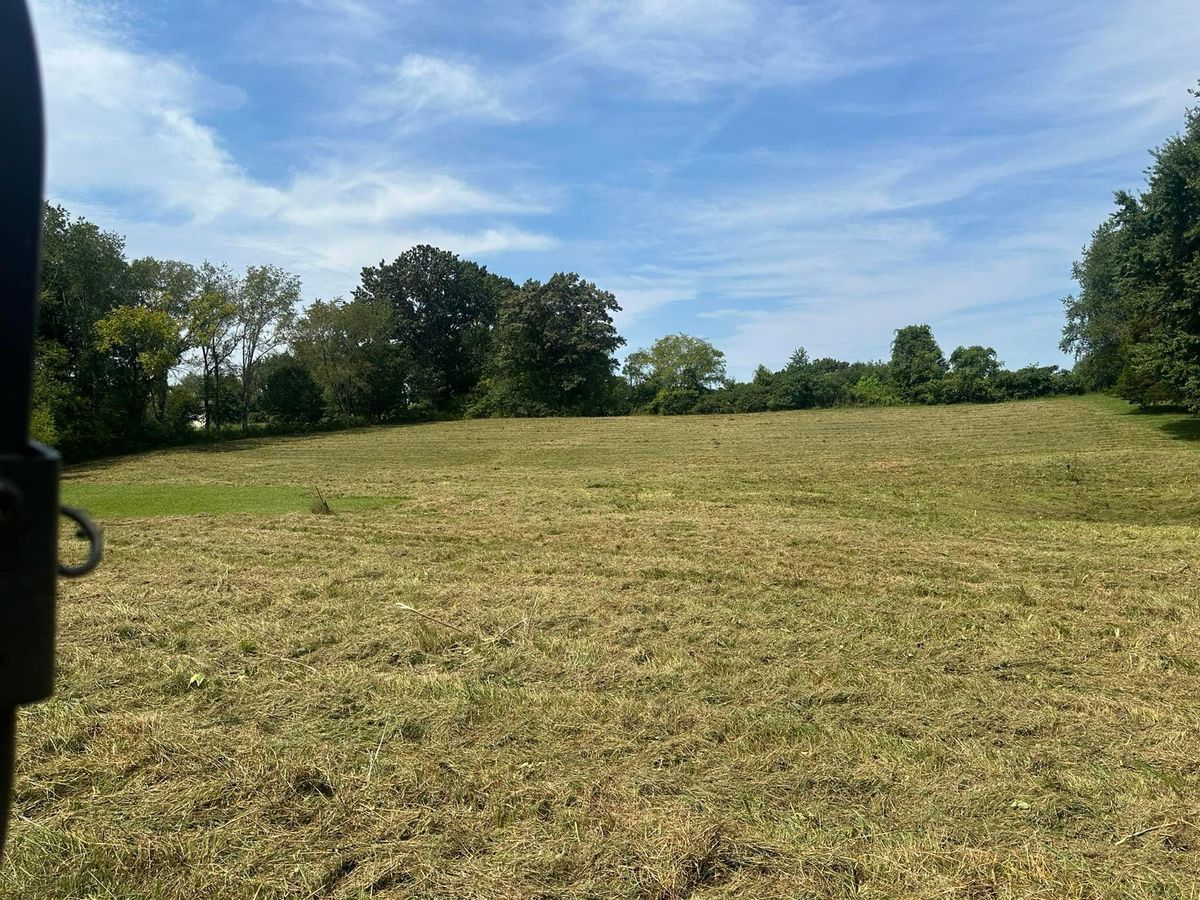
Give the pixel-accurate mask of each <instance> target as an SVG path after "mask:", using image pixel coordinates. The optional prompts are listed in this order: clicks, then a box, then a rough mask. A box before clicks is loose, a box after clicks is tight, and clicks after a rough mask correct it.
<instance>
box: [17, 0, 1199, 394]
mask: <svg viewBox="0 0 1200 900" xmlns="http://www.w3.org/2000/svg"><path fill="white" fill-rule="evenodd" d="M1192 6H1193V4H1192V3H1191V2H1190V0H1146V2H1144V3H1141V4H1138V5H1129V4H1123V3H1120V2H1118V0H1099V2H1098V3H1084V2H1083V0H1067V2H1065V3H1061V4H1044V3H1036V2H1034V0H1000V2H996V3H989V4H954V3H938V4H932V5H930V4H907V5H904V4H885V3H879V2H877V0H564V2H562V3H554V4H550V3H545V2H543V0H509V2H508V3H506V4H504V5H503V7H502V8H499V7H481V6H480V5H478V4H468V3H466V2H465V0H446V2H445V3H439V4H436V5H434V4H422V3H419V2H415V0H413V2H393V0H270V2H267V3H264V4H260V5H258V6H256V7H254V8H253V10H251V11H250V12H247V8H246V6H245V4H244V3H243V2H241V0H206V2H205V3H204V4H203V5H202V6H201V7H193V6H189V7H188V9H187V12H186V18H185V13H184V12H183V11H182V10H181V9H179V8H176V7H175V6H173V5H171V4H158V3H154V2H152V0H105V2H104V3H99V2H97V3H89V2H85V0H35V3H34V8H35V14H36V19H37V24H38V26H39V31H40V32H41V35H42V45H43V50H44V62H45V68H46V84H47V92H48V98H49V111H50V129H51V131H50V135H51V142H50V144H51V146H50V187H51V195H52V197H53V198H55V199H57V200H61V201H64V202H66V203H67V204H68V205H69V206H70V207H71V208H72V209H74V210H76V211H78V212H82V213H85V214H90V215H92V216H93V217H94V218H95V219H96V220H97V221H99V222H100V223H101V224H104V225H105V226H107V227H112V228H116V229H118V230H122V231H125V232H127V233H128V235H129V245H130V248H131V250H132V251H133V252H137V253H145V252H149V253H155V254H158V255H173V256H179V257H184V258H192V259H199V258H203V257H204V256H213V257H218V258H220V257H225V258H228V259H229V260H230V261H231V262H232V263H234V264H239V265H240V264H244V263H246V262H263V261H276V262H279V263H280V264H283V265H287V266H288V267H289V268H292V269H294V270H296V271H297V272H299V273H300V274H301V275H302V276H303V277H304V278H305V281H306V285H307V286H308V288H309V290H310V292H311V293H322V294H328V293H345V292H348V291H349V290H350V289H351V288H352V287H353V285H354V283H355V281H356V280H357V275H358V270H359V267H361V266H362V265H364V264H367V263H371V262H375V261H377V260H378V259H380V258H384V257H389V256H393V255H394V254H396V253H397V252H399V251H400V250H402V249H403V248H404V247H405V246H407V245H409V244H410V243H413V242H417V241H429V242H434V243H440V244H442V245H444V246H447V247H449V248H450V249H454V250H457V251H459V252H461V253H467V254H477V255H479V256H480V257H482V258H483V261H485V262H488V263H489V264H491V265H493V266H494V267H497V268H499V269H500V270H501V271H505V272H506V274H511V275H513V276H514V277H517V278H524V277H527V276H537V277H545V276H546V275H548V274H549V273H550V272H553V271H555V270H556V269H566V270H575V271H579V272H580V273H581V274H583V275H584V276H586V277H588V278H590V279H593V280H596V281H598V282H599V283H600V284H601V285H602V286H604V287H606V288H609V289H611V290H613V291H614V292H615V293H616V294H617V295H618V299H620V300H621V301H622V302H623V304H624V306H625V309H624V311H623V312H622V313H621V316H620V318H619V324H620V327H621V328H622V329H623V330H624V331H625V333H626V336H627V337H628V338H629V340H630V344H631V345H632V346H638V345H641V344H645V343H647V342H649V341H650V340H653V338H654V337H657V336H658V335H660V334H663V333H666V332H670V331H678V330H680V329H685V330H694V331H696V332H698V333H702V334H704V335H705V336H707V337H709V338H711V339H713V340H715V341H717V342H718V344H719V345H720V346H722V348H723V349H725V350H726V351H727V353H728V356H729V359H730V363H731V368H732V369H733V370H734V371H735V372H738V373H739V374H745V375H748V374H749V373H750V372H751V371H752V369H753V367H754V365H755V364H757V363H758V362H765V363H767V364H769V365H773V366H774V365H779V364H781V363H782V362H783V361H784V360H785V359H786V357H787V355H788V354H789V353H790V352H791V350H792V349H794V347H795V346H796V345H798V344H805V345H807V346H808V347H809V349H810V350H811V351H813V352H815V353H834V354H839V355H844V356H870V355H877V354H881V353H886V351H887V346H888V342H889V340H890V337H891V332H892V329H894V328H895V327H897V326H899V325H903V324H906V323H907V322H911V321H929V322H931V323H932V324H933V325H934V326H935V329H936V331H937V333H938V336H939V337H940V338H941V339H942V340H943V342H944V343H946V344H947V345H949V346H950V347H952V346H953V345H954V344H955V343H958V342H969V343H975V342H984V343H992V344H995V346H996V347H997V349H998V350H999V351H1000V353H1001V356H1002V357H1003V358H1005V359H1006V360H1007V361H1008V362H1009V363H1011V364H1014V365H1020V364H1022V363H1025V362H1029V361H1032V360H1035V359H1040V360H1042V361H1055V360H1060V359H1061V357H1059V356H1057V351H1056V349H1055V345H1056V343H1057V322H1058V321H1059V319H1060V315H1061V314H1060V309H1059V306H1058V298H1059V297H1061V296H1062V295H1064V294H1066V293H1067V292H1068V291H1069V290H1071V283H1070V279H1069V272H1070V262H1071V260H1072V258H1073V257H1074V256H1075V254H1076V253H1077V252H1078V248H1079V247H1080V245H1081V244H1082V243H1084V242H1085V241H1086V239H1087V236H1088V234H1089V233H1090V231H1091V229H1092V228H1093V227H1094V226H1095V224H1096V223H1097V222H1098V221H1099V220H1100V219H1101V218H1102V217H1103V216H1104V215H1105V214H1106V212H1107V211H1108V208H1109V206H1110V194H1111V191H1112V190H1113V189H1115V188H1119V187H1135V186H1136V185H1137V184H1138V183H1139V181H1140V179H1141V172H1142V169H1143V167H1144V165H1145V163H1146V160H1147V157H1146V150H1147V149H1148V148H1149V147H1151V146H1153V145H1155V144H1157V143H1159V142H1161V140H1162V139H1163V138H1164V137H1165V136H1166V135H1167V134H1168V133H1170V132H1171V131H1174V130H1175V129H1177V128H1178V127H1179V124H1180V123H1181V121H1182V112H1183V109H1184V106H1185V105H1186V104H1187V103H1188V97H1187V93H1186V89H1187V87H1188V86H1189V85H1192V84H1194V83H1195V79H1196V77H1197V76H1200V69H1198V68H1197V67H1196V64H1195V47H1196V46H1198V45H1200V17H1197V16H1196V15H1195V14H1194V10H1193V9H1192Z"/></svg>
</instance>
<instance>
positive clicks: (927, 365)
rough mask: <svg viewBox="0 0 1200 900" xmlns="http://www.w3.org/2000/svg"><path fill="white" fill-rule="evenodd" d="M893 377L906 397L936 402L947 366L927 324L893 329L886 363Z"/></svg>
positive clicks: (919, 401)
mask: <svg viewBox="0 0 1200 900" xmlns="http://www.w3.org/2000/svg"><path fill="white" fill-rule="evenodd" d="M888 370H889V372H890V373H891V377H892V381H893V382H895V384H896V388H897V390H899V392H900V396H902V397H903V398H904V399H905V400H908V401H910V402H912V403H936V402H937V401H938V400H939V399H940V394H939V390H940V388H941V382H942V378H943V377H944V376H945V374H946V372H947V371H948V370H949V366H948V365H947V364H946V357H945V356H943V355H942V350H941V348H940V347H939V346H938V345H937V341H935V340H934V339H933V329H932V328H930V327H929V326H928V325H907V326H905V327H904V328H899V329H897V330H896V337H895V339H894V340H893V341H892V359H891V363H890V364H889V367H888Z"/></svg>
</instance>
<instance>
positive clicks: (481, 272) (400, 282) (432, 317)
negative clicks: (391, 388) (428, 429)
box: [355, 244, 515, 410]
mask: <svg viewBox="0 0 1200 900" xmlns="http://www.w3.org/2000/svg"><path fill="white" fill-rule="evenodd" d="M513 290H515V285H514V284H513V283H512V282H511V281H509V280H508V279H506V278H502V277H500V276H497V275H493V274H492V273H490V272H488V271H487V269H486V268H484V267H483V266H481V265H479V264H478V263H474V262H471V261H470V260H465V259H460V258H459V257H458V256H456V255H455V254H453V253H450V252H449V251H446V250H439V249H438V248H437V247H431V246H429V245H427V244H422V245H420V246H417V247H413V248H412V249H410V250H407V251H405V252H404V253H402V254H401V255H400V256H399V257H397V258H396V259H395V260H394V261H393V262H391V263H382V262H381V263H380V264H379V265H378V266H369V267H367V268H364V269H363V270H362V283H361V285H360V286H359V288H358V290H357V291H356V292H355V299H358V300H363V301H369V302H374V303H378V304H383V305H386V306H388V307H389V308H390V309H391V312H392V318H391V320H392V328H393V333H394V336H395V338H396V340H397V341H398V342H399V344H400V346H401V348H402V349H403V352H404V354H405V357H406V358H407V361H408V365H407V377H408V380H409V384H408V389H409V391H410V394H411V397H412V401H413V402H414V403H416V404H422V405H426V406H428V407H430V408H432V409H435V410H446V409H451V408H455V407H458V406H460V405H461V404H462V403H463V402H464V401H465V400H466V398H467V396H468V395H469V394H470V393H471V391H472V390H474V389H475V387H476V385H477V384H478V383H479V380H480V378H481V377H482V376H483V372H484V368H485V366H486V363H487V357H488V353H489V349H490V344H491V333H492V329H493V327H494V325H495V323H496V315H497V310H498V308H499V304H500V302H501V300H502V298H503V297H504V296H505V295H506V294H508V293H510V292H511V291H513Z"/></svg>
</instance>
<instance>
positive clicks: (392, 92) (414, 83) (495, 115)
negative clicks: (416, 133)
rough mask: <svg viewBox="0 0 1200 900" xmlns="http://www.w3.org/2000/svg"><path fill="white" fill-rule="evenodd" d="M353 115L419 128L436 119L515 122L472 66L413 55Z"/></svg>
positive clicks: (391, 70)
mask: <svg viewBox="0 0 1200 900" xmlns="http://www.w3.org/2000/svg"><path fill="white" fill-rule="evenodd" d="M383 77H384V80H383V82H382V83H381V84H378V85H376V86H374V87H372V88H370V89H369V90H367V91H366V93H365V95H364V97H363V99H362V101H361V102H360V103H359V104H358V105H357V106H356V107H355V108H354V110H353V111H352V113H351V115H352V116H353V117H354V118H355V119H357V120H359V121H384V120H393V121H397V122H399V123H400V124H408V123H410V122H412V121H413V120H414V119H416V118H417V117H418V116H420V117H421V121H422V123H423V124H426V125H428V124H431V122H432V120H434V119H439V118H463V119H484V120H491V121H495V122H515V121H517V120H518V119H519V116H518V115H517V113H516V111H515V110H514V109H512V108H511V107H510V105H509V104H508V102H507V101H506V100H505V99H504V97H503V96H502V95H501V92H500V90H499V89H498V87H497V86H496V85H494V84H492V83H489V81H488V80H487V79H485V78H484V76H483V75H482V74H481V73H480V71H479V70H478V69H477V68H476V67H475V66H474V65H472V64H471V63H467V62H461V61H456V60H450V59H444V58H442V57H438V56H429V55H426V54H420V53H414V54H410V55H408V56H406V57H405V58H404V59H403V60H402V61H401V62H400V64H399V65H397V66H392V67H390V68H388V69H387V70H385V72H384V73H383Z"/></svg>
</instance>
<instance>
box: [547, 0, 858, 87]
mask: <svg viewBox="0 0 1200 900" xmlns="http://www.w3.org/2000/svg"><path fill="white" fill-rule="evenodd" d="M858 6H859V4H855V3H852V2H842V3H834V2H828V3H825V2H809V3H799V4H798V3H790V2H784V0H571V2H569V3H567V4H565V6H564V8H563V12H562V16H561V20H560V29H561V32H562V35H563V37H564V39H565V40H566V42H567V46H568V48H569V49H568V56H569V57H571V58H574V59H578V60H581V61H583V62H585V63H590V64H592V65H597V66H602V67H605V68H608V69H612V70H614V71H617V72H623V73H625V74H627V75H630V76H633V77H635V78H637V79H640V80H641V81H642V82H644V84H645V85H646V87H647V88H648V89H649V90H650V92H651V93H653V94H655V95H658V96H661V97H664V98H669V99H677V100H696V99H700V98H702V97H703V96H705V95H706V94H707V93H709V92H710V91H712V90H714V89H717V88H722V87H731V86H732V87H748V88H756V87H767V86H772V85H781V84H797V83H802V82H806V81H812V80H815V79H820V78H825V77H828V76H831V75H834V74H838V73H843V72H846V71H849V70H851V69H854V68H858V67H861V66H863V65H869V64H870V61H869V60H868V58H867V57H866V56H865V55H863V54H853V55H852V54H850V53H848V52H846V50H847V47H846V45H853V44H854V43H855V42H856V37H857V35H858V34H859V33H860V32H861V31H863V30H865V29H866V28H868V27H869V26H870V24H871V21H872V17H871V16H869V15H868V12H867V9H866V7H865V6H862V8H857V7H858Z"/></svg>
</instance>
